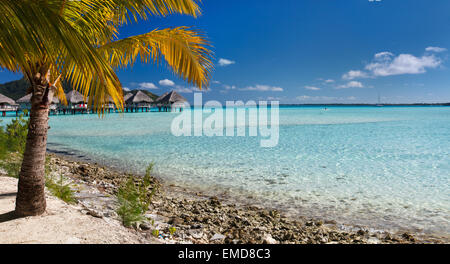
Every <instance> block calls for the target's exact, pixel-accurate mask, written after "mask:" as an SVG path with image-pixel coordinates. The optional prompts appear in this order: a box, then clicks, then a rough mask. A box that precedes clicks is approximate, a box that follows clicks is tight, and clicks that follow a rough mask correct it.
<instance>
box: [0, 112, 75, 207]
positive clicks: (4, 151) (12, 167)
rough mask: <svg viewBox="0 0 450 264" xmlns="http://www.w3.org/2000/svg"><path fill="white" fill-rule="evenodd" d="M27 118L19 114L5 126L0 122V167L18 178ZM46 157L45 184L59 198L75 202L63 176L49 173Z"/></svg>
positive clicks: (26, 130) (26, 131) (23, 149)
mask: <svg viewBox="0 0 450 264" xmlns="http://www.w3.org/2000/svg"><path fill="white" fill-rule="evenodd" d="M0 121H1V120H0ZM28 126H29V120H28V119H25V118H24V117H23V115H20V116H19V117H17V118H16V119H13V120H12V121H11V123H9V124H7V125H6V127H3V126H1V124H0V169H3V170H4V171H5V172H6V174H7V175H8V176H10V177H14V178H19V173H20V168H21V165H22V159H23V153H24V151H25V143H26V139H27V134H28ZM48 161H49V160H48V158H47V159H46V166H45V186H46V187H47V189H48V190H49V191H50V192H51V193H52V194H53V195H54V196H56V197H58V198H59V199H61V200H63V201H65V202H67V203H74V202H76V200H75V198H74V193H73V190H72V188H71V186H70V184H68V183H64V178H63V176H62V175H60V178H59V179H58V180H55V179H54V178H53V176H52V175H51V168H50V166H49V162H48Z"/></svg>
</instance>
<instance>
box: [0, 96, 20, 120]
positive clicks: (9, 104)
mask: <svg viewBox="0 0 450 264" xmlns="http://www.w3.org/2000/svg"><path fill="white" fill-rule="evenodd" d="M17 108H18V106H17V104H16V102H15V101H14V100H13V99H11V98H9V97H7V96H4V95H3V94H0V112H1V113H2V116H6V112H17Z"/></svg>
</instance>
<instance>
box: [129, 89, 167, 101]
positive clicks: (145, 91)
mask: <svg viewBox="0 0 450 264" xmlns="http://www.w3.org/2000/svg"><path fill="white" fill-rule="evenodd" d="M138 91H141V92H143V93H145V94H146V95H148V96H150V98H152V99H153V100H155V99H156V98H158V97H159V95H156V94H154V93H152V92H149V91H147V90H138V89H137V90H131V91H123V94H124V95H125V94H127V93H132V94H136V93H137V92H138Z"/></svg>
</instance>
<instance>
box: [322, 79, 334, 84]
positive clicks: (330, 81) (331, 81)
mask: <svg viewBox="0 0 450 264" xmlns="http://www.w3.org/2000/svg"><path fill="white" fill-rule="evenodd" d="M324 83H334V80H333V79H328V80H325V81H324Z"/></svg>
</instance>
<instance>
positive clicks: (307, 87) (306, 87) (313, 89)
mask: <svg viewBox="0 0 450 264" xmlns="http://www.w3.org/2000/svg"><path fill="white" fill-rule="evenodd" d="M305 89H307V90H311V91H319V90H320V88H319V87H315V86H309V85H306V86H305Z"/></svg>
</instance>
